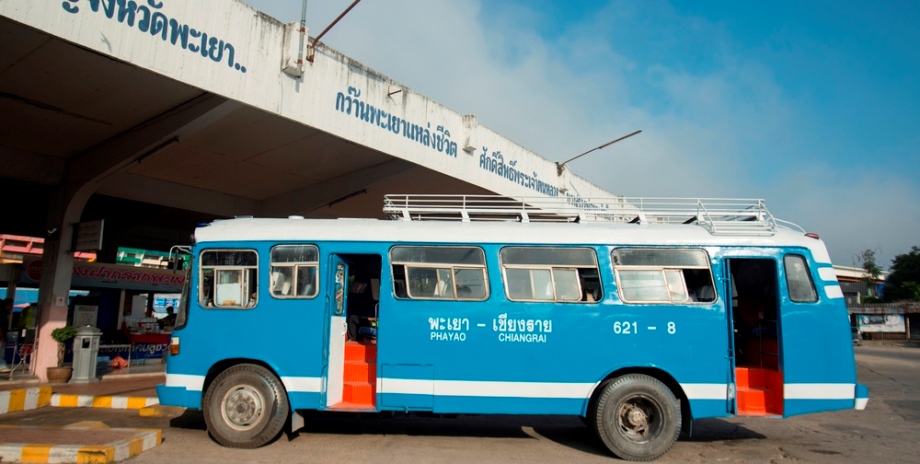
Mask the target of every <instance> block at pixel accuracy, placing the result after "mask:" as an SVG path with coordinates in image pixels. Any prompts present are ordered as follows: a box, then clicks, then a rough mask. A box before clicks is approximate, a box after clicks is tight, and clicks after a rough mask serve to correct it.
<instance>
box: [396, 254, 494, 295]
mask: <svg viewBox="0 0 920 464" xmlns="http://www.w3.org/2000/svg"><path fill="white" fill-rule="evenodd" d="M390 262H391V263H393V266H392V269H393V294H394V295H396V297H397V298H413V299H442V300H443V299H448V300H454V299H461V300H484V299H486V298H487V297H488V294H489V291H488V286H487V285H486V282H487V281H486V278H485V276H486V261H485V254H484V253H483V251H482V249H481V248H476V247H432V246H425V247H415V246H396V247H393V248H392V249H391V250H390Z"/></svg>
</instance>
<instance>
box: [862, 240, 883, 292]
mask: <svg viewBox="0 0 920 464" xmlns="http://www.w3.org/2000/svg"><path fill="white" fill-rule="evenodd" d="M859 260H860V261H862V268H863V271H865V272H866V275H865V276H863V278H862V281H863V282H864V283H865V284H866V289H867V293H868V294H867V295H866V298H865V299H864V301H863V302H864V303H876V302H878V301H880V300H879V298H878V295H876V294H875V293H876V292H875V291H874V289H875V283H876V282H878V280H879V278H880V277H881V275H882V268H880V267H878V264H876V263H875V251H873V250H865V251H863V252H862V254H861V255H860V256H859Z"/></svg>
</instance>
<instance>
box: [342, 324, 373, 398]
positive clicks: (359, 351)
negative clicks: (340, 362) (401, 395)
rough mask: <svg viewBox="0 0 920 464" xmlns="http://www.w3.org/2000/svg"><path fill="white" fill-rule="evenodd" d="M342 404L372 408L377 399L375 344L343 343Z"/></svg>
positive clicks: (350, 341)
mask: <svg viewBox="0 0 920 464" xmlns="http://www.w3.org/2000/svg"><path fill="white" fill-rule="evenodd" d="M342 380H343V390H342V402H343V403H348V404H349V405H351V406H352V407H359V408H360V407H368V408H373V407H374V404H375V403H376V398H377V391H376V390H377V344H375V343H370V342H368V341H361V342H359V341H354V340H349V341H347V342H345V372H344V378H343V379H342Z"/></svg>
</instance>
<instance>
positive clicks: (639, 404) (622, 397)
mask: <svg viewBox="0 0 920 464" xmlns="http://www.w3.org/2000/svg"><path fill="white" fill-rule="evenodd" d="M592 409H593V412H594V417H593V420H594V423H592V425H594V428H595V430H596V431H597V434H598V436H599V437H600V439H601V441H603V442H604V445H606V446H607V448H608V449H609V450H610V451H611V452H613V454H615V455H617V456H618V457H620V458H621V459H625V460H628V461H652V460H654V459H657V458H659V457H661V456H662V455H664V454H665V453H667V452H668V450H670V449H671V446H673V445H674V442H676V441H677V437H678V435H679V434H680V425H681V415H680V403H679V402H678V400H677V398H676V397H675V396H674V393H672V392H671V390H670V389H669V388H668V387H667V386H665V385H664V384H663V383H661V381H659V380H658V379H656V378H654V377H651V376H648V375H643V374H628V375H624V376H622V377H619V378H616V379H613V380H611V381H608V382H607V383H605V384H604V385H603V387H602V391H601V393H600V396H599V397H598V398H597V402H596V403H595V404H594V407H593V408H592Z"/></svg>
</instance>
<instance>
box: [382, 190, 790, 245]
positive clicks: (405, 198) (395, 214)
mask: <svg viewBox="0 0 920 464" xmlns="http://www.w3.org/2000/svg"><path fill="white" fill-rule="evenodd" d="M383 212H384V213H385V214H386V215H387V217H388V218H390V219H396V220H403V221H419V220H441V221H462V222H470V221H516V222H612V223H632V224H685V225H697V226H700V227H703V228H705V229H706V230H708V231H709V232H710V233H712V234H713V235H773V234H775V233H776V229H777V227H785V228H794V229H795V230H800V231H802V232H804V230H802V229H801V228H800V227H798V226H796V225H794V224H791V223H788V222H786V221H781V220H777V219H775V218H774V217H773V215H772V214H770V212H769V211H768V210H767V207H766V204H765V202H764V200H761V199H744V198H654V197H645V198H642V197H613V198H593V199H582V198H577V197H506V196H500V195H424V194H409V195H405V194H391V195H385V196H384V204H383Z"/></svg>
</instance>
